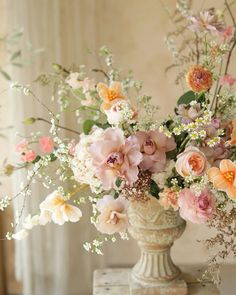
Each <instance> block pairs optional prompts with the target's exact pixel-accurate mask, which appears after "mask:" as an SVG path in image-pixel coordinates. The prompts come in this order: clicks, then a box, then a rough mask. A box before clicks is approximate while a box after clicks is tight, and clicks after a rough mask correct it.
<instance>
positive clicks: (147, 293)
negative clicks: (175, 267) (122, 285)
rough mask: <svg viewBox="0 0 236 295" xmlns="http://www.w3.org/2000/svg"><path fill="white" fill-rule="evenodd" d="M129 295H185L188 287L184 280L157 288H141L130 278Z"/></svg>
mask: <svg viewBox="0 0 236 295" xmlns="http://www.w3.org/2000/svg"><path fill="white" fill-rule="evenodd" d="M129 285H130V295H187V293H188V287H187V284H186V282H185V281H184V280H182V279H176V280H174V281H172V282H170V283H167V284H161V285H159V286H150V287H149V286H143V285H140V284H139V283H137V282H135V281H134V280H132V279H131V278H130V284H129Z"/></svg>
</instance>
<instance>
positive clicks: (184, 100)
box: [177, 90, 196, 105]
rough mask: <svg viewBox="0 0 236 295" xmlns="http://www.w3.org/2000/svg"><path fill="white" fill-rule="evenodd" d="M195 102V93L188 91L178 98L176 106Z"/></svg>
mask: <svg viewBox="0 0 236 295" xmlns="http://www.w3.org/2000/svg"><path fill="white" fill-rule="evenodd" d="M193 100H196V96H195V93H194V92H193V91H191V90H190V91H188V92H186V93H184V94H183V95H182V96H180V98H179V99H178V102H177V104H178V105H180V104H189V103H190V102H191V101H193Z"/></svg>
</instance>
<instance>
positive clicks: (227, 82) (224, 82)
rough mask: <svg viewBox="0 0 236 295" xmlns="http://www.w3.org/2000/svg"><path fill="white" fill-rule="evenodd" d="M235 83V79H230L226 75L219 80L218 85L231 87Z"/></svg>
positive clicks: (229, 76) (230, 77)
mask: <svg viewBox="0 0 236 295" xmlns="http://www.w3.org/2000/svg"><path fill="white" fill-rule="evenodd" d="M235 82H236V79H235V78H234V77H232V76H231V75H229V74H227V75H224V76H222V77H221V78H220V85H222V86H230V87H231V86H233V85H234V83H235Z"/></svg>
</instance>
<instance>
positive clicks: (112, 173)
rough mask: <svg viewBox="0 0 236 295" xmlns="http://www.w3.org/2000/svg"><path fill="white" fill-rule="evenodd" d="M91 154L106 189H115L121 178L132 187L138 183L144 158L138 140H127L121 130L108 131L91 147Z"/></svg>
mask: <svg viewBox="0 0 236 295" xmlns="http://www.w3.org/2000/svg"><path fill="white" fill-rule="evenodd" d="M90 153H91V156H92V159H93V165H94V166H95V167H96V175H97V177H98V178H99V179H100V180H101V181H102V184H103V188H104V189H110V188H112V187H115V182H116V180H117V178H119V177H120V178H123V179H125V180H126V181H127V182H128V183H129V184H130V185H132V184H133V183H134V182H135V181H137V179H138V172H139V170H138V165H139V164H140V162H141V161H142V158H143V156H142V153H141V152H140V145H139V143H138V141H137V139H136V138H133V137H129V138H127V139H125V137H124V134H123V131H122V130H121V129H118V128H108V129H106V130H105V132H104V134H103V136H101V139H100V140H98V141H96V142H94V143H93V144H92V145H91V147H90Z"/></svg>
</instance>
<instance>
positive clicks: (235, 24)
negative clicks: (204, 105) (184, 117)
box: [214, 0, 236, 113]
mask: <svg viewBox="0 0 236 295" xmlns="http://www.w3.org/2000/svg"><path fill="white" fill-rule="evenodd" d="M225 6H226V8H227V10H228V12H229V14H230V17H231V19H232V22H233V25H234V37H233V44H232V46H231V48H230V50H229V53H228V58H227V61H226V66H225V71H224V75H227V74H228V70H229V65H230V61H231V57H232V53H233V50H234V48H235V46H236V21H235V18H234V16H233V13H232V11H231V8H230V6H229V3H228V1H227V0H225ZM221 89H222V85H220V87H219V89H218V91H217V93H216V96H215V97H214V99H215V101H216V105H215V113H216V111H217V107H218V99H219V95H220V92H221Z"/></svg>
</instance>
